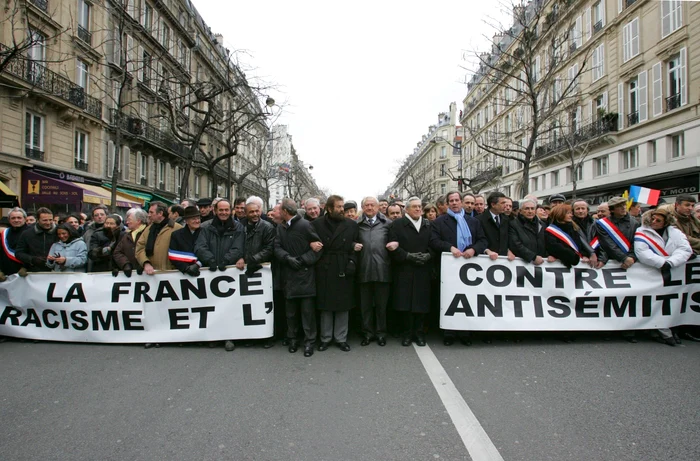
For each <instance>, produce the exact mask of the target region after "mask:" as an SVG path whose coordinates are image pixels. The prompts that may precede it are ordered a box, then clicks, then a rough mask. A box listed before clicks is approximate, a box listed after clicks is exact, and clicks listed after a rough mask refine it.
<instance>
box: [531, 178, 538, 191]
mask: <svg viewBox="0 0 700 461" xmlns="http://www.w3.org/2000/svg"><path fill="white" fill-rule="evenodd" d="M538 179H540V178H538V177H537V176H535V177H534V178H532V179H530V190H531V191H532V192H534V191H536V190H537V185H538V184H537V183H538Z"/></svg>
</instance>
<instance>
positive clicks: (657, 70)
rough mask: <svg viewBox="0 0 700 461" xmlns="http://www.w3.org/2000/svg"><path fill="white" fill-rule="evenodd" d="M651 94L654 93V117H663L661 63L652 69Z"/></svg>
mask: <svg viewBox="0 0 700 461" xmlns="http://www.w3.org/2000/svg"><path fill="white" fill-rule="evenodd" d="M651 81H652V83H651V93H652V112H653V114H654V117H656V116H659V115H661V113H662V112H663V110H664V109H663V86H661V63H660V62H657V63H656V64H654V66H653V67H652V68H651Z"/></svg>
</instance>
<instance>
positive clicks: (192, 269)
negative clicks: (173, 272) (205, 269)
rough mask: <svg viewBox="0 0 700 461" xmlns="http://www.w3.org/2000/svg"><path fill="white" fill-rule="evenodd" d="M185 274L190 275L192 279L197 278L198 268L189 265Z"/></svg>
mask: <svg viewBox="0 0 700 461" xmlns="http://www.w3.org/2000/svg"><path fill="white" fill-rule="evenodd" d="M185 274H187V275H191V276H192V277H199V266H198V265H196V264H190V265H189V266H187V269H185Z"/></svg>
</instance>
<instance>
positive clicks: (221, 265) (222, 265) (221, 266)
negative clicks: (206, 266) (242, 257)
mask: <svg viewBox="0 0 700 461" xmlns="http://www.w3.org/2000/svg"><path fill="white" fill-rule="evenodd" d="M219 270H220V271H221V272H224V271H225V270H226V264H223V263H222V264H219Z"/></svg>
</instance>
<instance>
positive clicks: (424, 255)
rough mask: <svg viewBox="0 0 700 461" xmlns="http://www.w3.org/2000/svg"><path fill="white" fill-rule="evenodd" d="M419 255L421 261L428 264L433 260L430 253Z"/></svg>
mask: <svg viewBox="0 0 700 461" xmlns="http://www.w3.org/2000/svg"><path fill="white" fill-rule="evenodd" d="M421 255H422V257H423V259H424V260H425V262H428V261H430V260H431V259H432V258H433V256H432V255H431V254H430V253H421Z"/></svg>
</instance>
